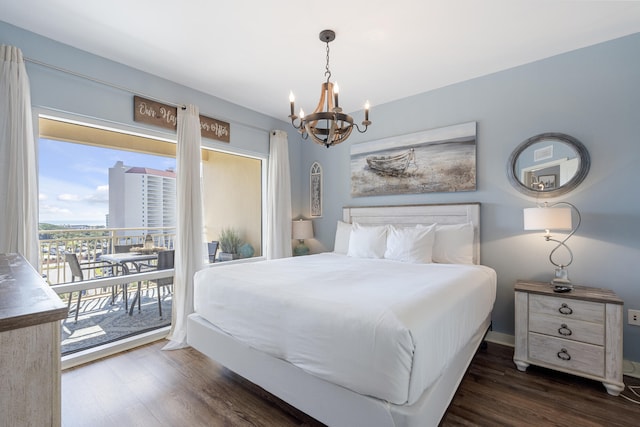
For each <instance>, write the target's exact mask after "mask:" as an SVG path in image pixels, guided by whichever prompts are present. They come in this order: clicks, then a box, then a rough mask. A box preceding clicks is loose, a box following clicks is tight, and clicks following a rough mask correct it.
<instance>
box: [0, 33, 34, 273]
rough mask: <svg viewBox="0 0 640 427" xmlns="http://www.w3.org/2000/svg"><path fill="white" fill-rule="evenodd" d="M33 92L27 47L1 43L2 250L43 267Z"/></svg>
mask: <svg viewBox="0 0 640 427" xmlns="http://www.w3.org/2000/svg"><path fill="white" fill-rule="evenodd" d="M37 182H38V181H37V173H36V149H35V142H34V138H33V124H32V120H31V91H30V89H29V78H28V77H27V70H26V67H25V66H24V60H23V58H22V51H21V50H20V49H18V48H17V47H13V46H6V45H2V46H0V253H7V252H17V253H20V254H22V255H23V256H24V257H25V258H26V260H27V261H28V262H29V263H30V264H31V265H33V266H34V267H35V268H38V262H39V261H38V184H37Z"/></svg>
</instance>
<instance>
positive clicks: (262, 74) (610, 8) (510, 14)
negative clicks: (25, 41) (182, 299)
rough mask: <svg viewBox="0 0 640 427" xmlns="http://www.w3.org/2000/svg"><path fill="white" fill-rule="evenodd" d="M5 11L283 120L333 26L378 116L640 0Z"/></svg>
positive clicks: (638, 9) (256, 0)
mask: <svg viewBox="0 0 640 427" xmlns="http://www.w3.org/2000/svg"><path fill="white" fill-rule="evenodd" d="M0 10H2V13H1V14H0V20H3V21H5V22H8V23H10V24H13V25H15V26H18V27H21V28H25V29H27V30H29V31H32V32H35V33H38V34H41V35H43V36H46V37H49V38H51V39H54V40H57V41H60V42H62V43H66V44H69V45H71V46H74V47H76V48H79V49H82V50H85V51H88V52H91V53H94V54H97V55H100V56H103V57H106V58H109V59H111V60H114V61H117V62H120V63H123V64H126V65H129V66H131V67H134V68H137V69H140V70H143V71H146V72H149V73H152V74H155V75H158V76H160V77H163V78H166V79H169V80H172V81H174V82H177V83H180V84H183V85H185V86H188V87H191V88H194V89H197V90H200V91H202V92H205V93H208V94H211V95H214V96H217V97H219V98H222V99H225V100H227V101H230V102H233V103H235V104H239V105H242V106H244V107H247V108H250V109H252V110H255V111H258V112H261V113H264V114H267V115H269V116H272V117H276V118H278V119H282V120H288V119H287V115H288V114H289V106H288V97H289V91H290V90H292V91H293V92H294V93H295V94H296V105H297V106H303V107H304V108H305V110H306V111H308V112H310V111H311V110H313V109H314V108H315V106H316V104H317V102H318V98H319V95H320V84H321V83H322V82H323V81H324V80H325V76H324V72H325V60H326V52H325V45H324V43H322V42H321V41H320V40H319V38H318V34H319V33H320V31H321V30H323V29H326V28H328V29H332V30H334V31H335V32H336V40H335V41H334V42H332V43H331V44H330V49H331V51H330V68H331V72H332V81H333V80H335V81H337V82H338V83H339V84H340V103H341V106H342V107H343V109H344V110H345V111H348V112H353V111H356V110H360V109H362V106H363V105H364V102H365V101H366V100H369V101H370V102H371V104H372V113H371V115H372V117H371V118H372V120H374V121H375V105H379V104H382V103H386V102H389V101H393V100H396V99H399V98H404V97H407V96H410V95H415V94H418V93H422V92H426V91H429V90H432V89H436V88H439V87H443V86H447V85H450V84H453V83H456V82H460V81H464V80H468V79H471V78H474V77H478V76H482V75H486V74H490V73H493V72H496V71H500V70H503V69H507V68H511V67H515V66H518V65H521V64H525V63H528V62H532V61H536V60H539V59H542V58H546V57H549V56H553V55H556V54H559V53H563V52H567V51H570V50H574V49H578V48H581V47H585V46H589V45H593V44H596V43H599V42H603V41H606V40H611V39H614V38H618V37H622V36H625V35H628V34H633V33H637V32H639V31H640V2H637V1H589V0H583V1H562V0H538V1H515V0H484V1H478V0H412V1H410V0H395V1H388V0H385V1H382V0H347V1H344V0H324V1H309V0H269V1H266V0H234V1H221V0H218V1H207V0H180V1H176V0H173V1H168V0H108V1H99V2H98V1H87V0H19V1H17V0H0ZM18 47H20V46H18ZM25 55H26V56H29V55H28V52H26V53H25ZM149 95H154V94H151V93H150V94H149ZM173 101H175V102H184V101H183V100H179V99H176V100H173ZM211 113H213V112H211ZM355 118H356V121H359V116H356V117H355Z"/></svg>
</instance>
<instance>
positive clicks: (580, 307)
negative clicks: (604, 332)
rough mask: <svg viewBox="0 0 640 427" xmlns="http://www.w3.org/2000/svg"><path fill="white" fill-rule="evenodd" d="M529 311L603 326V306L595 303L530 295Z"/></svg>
mask: <svg viewBox="0 0 640 427" xmlns="http://www.w3.org/2000/svg"><path fill="white" fill-rule="evenodd" d="M529 311H530V312H532V313H541V314H547V315H550V316H558V317H562V318H566V319H575V320H585V321H587V322H593V323H603V324H604V304H600V303H597V302H590V301H579V300H575V299H570V298H562V297H555V296H554V297H550V296H545V295H537V294H531V295H530V296H529Z"/></svg>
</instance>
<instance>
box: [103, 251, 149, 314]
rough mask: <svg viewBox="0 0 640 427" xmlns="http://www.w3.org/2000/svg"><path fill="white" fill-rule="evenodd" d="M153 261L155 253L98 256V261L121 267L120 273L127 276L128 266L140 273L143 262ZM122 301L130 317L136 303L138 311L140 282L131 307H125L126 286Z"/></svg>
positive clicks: (129, 271) (125, 286) (126, 302)
mask: <svg viewBox="0 0 640 427" xmlns="http://www.w3.org/2000/svg"><path fill="white" fill-rule="evenodd" d="M154 259H158V254H157V253H144V254H143V253H137V252H128V253H127V252H125V253H118V254H103V255H100V257H99V258H98V260H99V261H107V262H110V263H112V264H114V265H118V266H120V267H122V271H123V272H124V274H129V273H131V270H130V269H129V266H128V264H131V265H133V267H134V268H135V271H136V273H139V272H140V268H141V267H142V265H143V261H151V260H154ZM144 265H146V266H149V264H144ZM123 286H124V295H125V297H124V299H125V310H126V309H128V310H129V315H130V316H131V315H132V314H133V308H134V307H135V306H136V301H137V302H138V310H140V282H138V290H137V291H136V294H135V296H134V297H133V301H132V303H131V307H127V305H128V301H127V296H126V295H127V286H128V285H127V284H124V285H123Z"/></svg>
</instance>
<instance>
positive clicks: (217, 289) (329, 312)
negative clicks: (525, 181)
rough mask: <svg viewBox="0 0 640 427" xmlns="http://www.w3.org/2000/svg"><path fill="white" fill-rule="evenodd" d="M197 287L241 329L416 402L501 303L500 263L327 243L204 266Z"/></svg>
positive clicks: (209, 307)
mask: <svg viewBox="0 0 640 427" xmlns="http://www.w3.org/2000/svg"><path fill="white" fill-rule="evenodd" d="M194 295H195V298H194V299H195V310H196V312H197V313H198V314H200V315H201V316H202V317H204V318H205V319H206V320H208V321H209V322H211V323H213V324H214V325H216V326H217V327H218V328H220V329H221V330H223V331H225V332H226V333H228V334H230V335H232V336H233V337H235V338H236V339H238V340H240V341H242V342H244V343H246V344H248V345H250V346H252V347H254V348H256V349H259V350H261V351H264V352H267V353H269V354H271V355H273V356H275V357H278V358H281V359H284V360H287V361H289V362H290V363H292V364H294V365H296V366H298V367H300V368H301V369H304V370H305V371H307V372H308V373H310V374H312V375H315V376H317V377H320V378H323V379H325V380H327V381H330V382H332V383H335V384H338V385H341V386H343V387H346V388H348V389H351V390H353V391H355V392H357V393H360V394H365V395H370V396H373V397H376V398H379V399H382V400H386V401H389V402H391V403H394V404H404V403H408V404H411V403H414V402H415V401H416V400H417V399H418V397H420V395H421V394H422V392H423V391H424V390H425V389H426V388H428V387H429V386H430V385H431V384H432V383H433V382H434V381H435V380H436V379H437V378H438V377H439V376H440V374H441V373H442V371H443V369H444V368H445V367H446V365H447V361H448V360H449V359H450V358H451V357H452V356H453V355H454V354H456V352H457V351H458V350H460V349H461V348H462V347H463V346H464V344H465V343H466V342H467V341H468V340H469V338H470V337H471V336H472V335H473V334H474V332H476V330H477V329H478V327H479V325H480V324H481V322H482V321H483V320H485V319H486V318H487V316H488V315H489V313H491V310H492V309H493V304H494V301H495V295H496V273H495V271H494V270H492V269H490V268H488V267H484V266H477V265H459V264H407V263H401V262H397V261H390V260H381V259H375V260H374V259H361V258H351V257H347V256H345V255H338V254H334V253H324V254H318V255H311V256H304V257H296V258H286V259H280V260H273V261H262V262H256V263H250V264H249V263H244V264H233V265H220V266H219V267H214V268H208V269H204V270H201V271H199V272H198V273H197V274H196V276H195V294H194Z"/></svg>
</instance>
